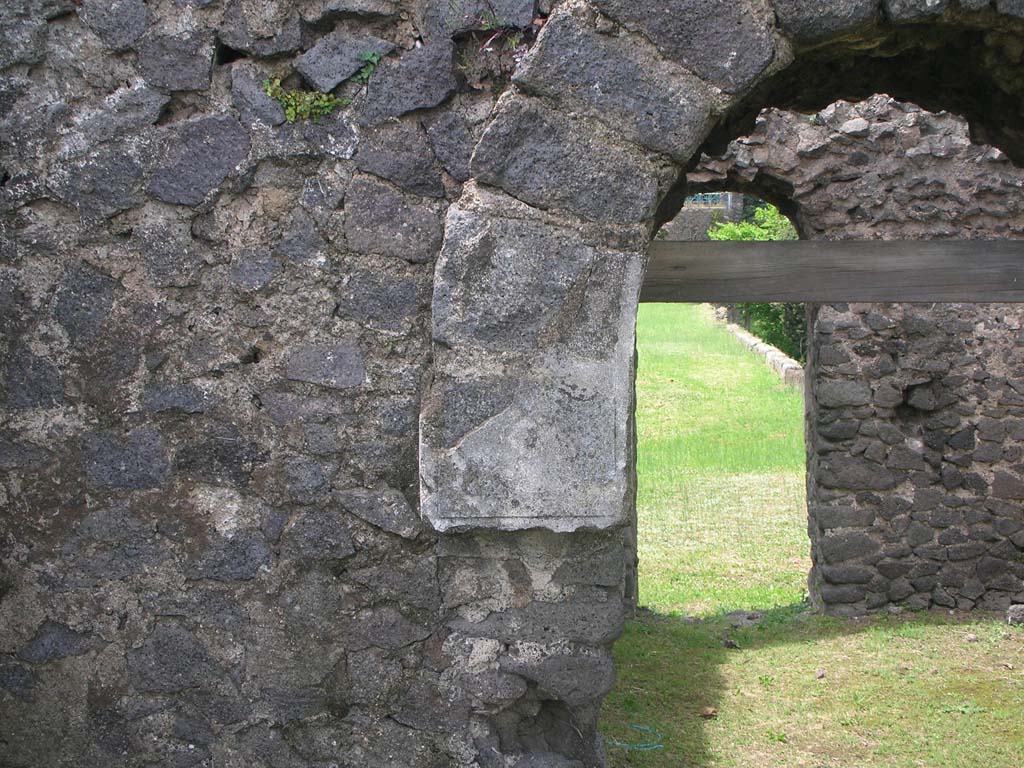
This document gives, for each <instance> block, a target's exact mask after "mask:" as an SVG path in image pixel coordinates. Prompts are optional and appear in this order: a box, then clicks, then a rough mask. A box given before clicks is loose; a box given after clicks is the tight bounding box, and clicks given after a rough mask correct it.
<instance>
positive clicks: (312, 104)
mask: <svg viewBox="0 0 1024 768" xmlns="http://www.w3.org/2000/svg"><path fill="white" fill-rule="evenodd" d="M263 91H264V92H265V93H266V94H267V96H269V97H270V98H272V99H274V100H275V101H276V102H277V103H278V104H280V105H281V107H282V108H283V109H284V117H285V120H287V121H288V122H289V123H294V122H295V121H296V120H313V121H316V120H319V119H320V118H321V117H327V116H328V115H329V114H331V113H332V112H333V111H334V110H335V109H337V108H338V107H347V106H348V105H349V104H351V103H352V100H351V99H347V98H345V97H344V96H333V95H331V94H329V93H323V92H321V91H299V90H288V89H286V88H285V87H284V86H282V85H281V78H279V77H274V78H270V79H267V80H264V81H263Z"/></svg>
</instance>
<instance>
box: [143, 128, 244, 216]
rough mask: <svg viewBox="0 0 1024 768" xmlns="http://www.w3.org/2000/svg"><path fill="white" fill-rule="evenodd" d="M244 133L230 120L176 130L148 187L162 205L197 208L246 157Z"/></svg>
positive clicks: (172, 133) (171, 135)
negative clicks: (193, 206)
mask: <svg viewBox="0 0 1024 768" xmlns="http://www.w3.org/2000/svg"><path fill="white" fill-rule="evenodd" d="M249 149H250V140H249V135H248V133H246V131H245V129H243V128H242V126H241V125H240V124H239V123H238V121H237V120H235V119H234V118H231V117H209V118H200V119H198V120H195V121H190V122H187V123H185V124H183V125H180V126H176V127H175V128H174V129H173V130H172V131H171V134H170V136H169V137H168V138H167V143H166V148H165V150H164V155H163V157H162V159H161V160H160V161H158V163H157V167H156V170H155V172H154V173H153V178H152V180H151V181H150V183H149V193H150V194H151V195H152V196H153V197H155V198H157V199H158V200H163V201H164V202H166V203H177V204H179V205H198V204H199V203H201V202H203V200H204V199H206V196H207V195H208V194H209V193H210V192H212V191H213V190H215V189H216V188H217V187H218V186H219V185H220V183H221V182H223V181H224V179H226V178H227V176H228V174H229V173H231V171H232V170H233V169H234V168H235V167H236V166H237V165H238V164H239V163H241V162H242V161H243V160H245V159H246V157H248V156H249Z"/></svg>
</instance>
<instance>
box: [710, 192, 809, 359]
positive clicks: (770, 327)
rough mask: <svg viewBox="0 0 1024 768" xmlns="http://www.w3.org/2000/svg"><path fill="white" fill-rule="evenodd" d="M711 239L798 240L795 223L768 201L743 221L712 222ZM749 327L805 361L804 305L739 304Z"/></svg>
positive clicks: (766, 339) (805, 320)
mask: <svg viewBox="0 0 1024 768" xmlns="http://www.w3.org/2000/svg"><path fill="white" fill-rule="evenodd" d="M708 237H710V238H711V239H712V240H733V241H735V240H743V241H768V240H797V239H799V236H798V235H797V232H796V229H795V228H794V227H793V224H792V222H790V220H789V219H787V218H786V217H785V216H783V215H782V214H781V213H780V212H779V209H778V208H776V207H775V206H774V205H768V204H767V203H765V204H763V205H761V206H760V207H758V208H757V209H755V210H754V213H753V217H752V218H751V219H746V220H744V221H736V222H733V221H727V222H719V223H716V224H713V225H712V226H711V228H710V229H709V230H708ZM736 306H737V307H739V309H740V312H741V313H742V315H743V321H744V325H746V327H747V330H749V331H750V332H751V333H753V334H754V335H755V336H757V337H758V338H760V339H763V340H764V341H766V342H768V343H769V344H771V345H772V346H774V347H778V348H779V349H781V350H782V351H783V352H785V353H786V354H787V355H789V356H790V357H792V358H794V359H796V360H799V361H800V362H801V363H803V362H805V360H806V357H807V319H806V314H805V310H804V305H803V304H782V303H778V302H771V303H767V302H756V303H754V302H751V303H745V304H737V305H736Z"/></svg>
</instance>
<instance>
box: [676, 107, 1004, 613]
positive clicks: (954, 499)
mask: <svg viewBox="0 0 1024 768" xmlns="http://www.w3.org/2000/svg"><path fill="white" fill-rule="evenodd" d="M690 178H691V180H692V181H693V182H694V183H695V184H697V185H707V186H709V187H716V186H719V185H721V184H722V182H723V180H725V179H728V180H729V184H732V185H735V186H738V187H740V188H742V189H745V190H748V191H751V192H755V193H761V194H767V195H769V196H770V195H773V194H774V195H776V196H777V195H778V194H779V190H783V189H784V190H786V195H787V198H786V199H779V202H780V204H782V205H783V206H784V207H785V208H787V209H788V210H789V211H790V212H791V213H792V215H793V218H794V220H795V221H796V223H797V225H798V227H799V229H800V230H801V233H802V235H803V236H804V237H807V238H810V239H858V240H871V239H908V240H909V239H929V238H944V237H953V238H973V239H987V238H991V239H1007V238H1020V237H1021V236H1022V234H1024V203H1022V199H1021V190H1022V189H1024V172H1021V171H1020V170H1019V169H1017V168H1016V167H1014V166H1012V165H1011V164H1010V163H1009V162H1008V161H1007V159H1006V157H1005V156H1004V155H1003V154H1002V153H1001V152H999V151H998V150H995V149H992V148H990V147H986V146H979V145H975V144H972V143H971V141H970V137H969V136H968V128H967V125H966V123H965V122H964V121H963V120H961V119H959V118H957V117H954V116H952V115H948V114H933V113H929V112H924V111H921V110H920V109H918V108H916V107H913V106H910V105H905V104H900V103H897V102H894V101H893V100H892V99H889V98H886V97H882V96H878V97H874V98H872V99H870V100H868V101H865V102H861V103H859V104H849V103H846V102H838V103H836V104H834V105H832V106H831V107H829V108H828V109H826V110H823V111H822V112H819V113H817V114H814V115H801V114H798V113H789V112H782V111H778V110H770V111H767V112H766V113H764V114H763V115H762V116H761V117H760V118H759V121H758V125H757V128H756V130H755V132H754V133H753V134H751V135H750V136H748V137H744V138H742V139H739V140H737V141H736V142H734V143H733V144H732V145H731V147H730V151H729V152H728V153H727V154H726V155H725V156H724V157H722V158H715V159H712V158H705V160H704V162H703V163H702V165H701V167H700V168H698V169H697V171H695V173H693V174H691V177H690ZM810 322H811V342H810V361H809V365H808V382H809V388H808V390H807V395H808V397H807V409H808V416H807V442H808V503H809V505H810V522H809V532H810V535H811V542H812V547H813V562H814V567H813V570H812V572H811V576H810V585H811V589H810V591H811V595H812V598H814V599H815V600H816V601H817V602H818V603H819V605H822V606H824V607H825V608H826V609H827V610H828V611H829V612H832V613H858V612H862V611H863V610H865V609H872V608H879V607H882V606H885V605H888V604H897V605H905V606H908V607H912V608H927V607H929V606H933V605H935V606H942V607H948V608H954V607H955V608H961V609H968V608H973V607H975V606H979V607H982V608H986V609H999V610H1004V609H1005V608H1006V607H1007V606H1008V605H1009V604H1010V603H1012V602H1024V511H1022V510H1024V508H1022V505H1021V499H1024V480H1022V476H1021V472H1022V470H1024V464H1022V461H1021V450H1022V447H1024V443H1022V442H1021V441H1022V440H1024V427H1022V425H1024V422H1021V420H1020V417H1021V416H1022V415H1024V410H1022V406H1024V399H1022V395H1021V394H1020V390H1022V389H1024V384H1022V380H1021V375H1022V373H1024V346H1022V342H1021V340H1022V335H1021V334H1022V328H1024V309H1021V308H1020V307H1018V306H1016V305H993V304H983V305H964V304H933V305H907V304H889V305H873V304H860V305H858V304H851V305H827V306H822V307H820V308H814V309H812V311H811V317H810Z"/></svg>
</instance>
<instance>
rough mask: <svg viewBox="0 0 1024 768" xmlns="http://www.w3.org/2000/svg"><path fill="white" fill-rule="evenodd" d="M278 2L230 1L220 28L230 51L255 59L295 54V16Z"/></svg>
mask: <svg viewBox="0 0 1024 768" xmlns="http://www.w3.org/2000/svg"><path fill="white" fill-rule="evenodd" d="M291 5H292V4H291V3H289V2H282V1H281V0H270V1H269V2H266V1H264V0H230V1H229V3H228V6H227V9H226V10H225V11H224V20H223V22H222V23H221V26H220V30H219V33H220V39H221V40H222V41H223V42H224V43H225V44H227V45H228V46H229V47H231V48H233V49H235V50H237V51H243V52H245V53H249V54H252V55H254V56H261V57H262V56H278V55H280V54H283V53H294V52H295V51H297V50H298V49H299V47H300V45H301V44H302V26H301V24H300V21H299V14H298V12H297V11H296V10H295V9H294V8H292V7H290V6H291Z"/></svg>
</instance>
